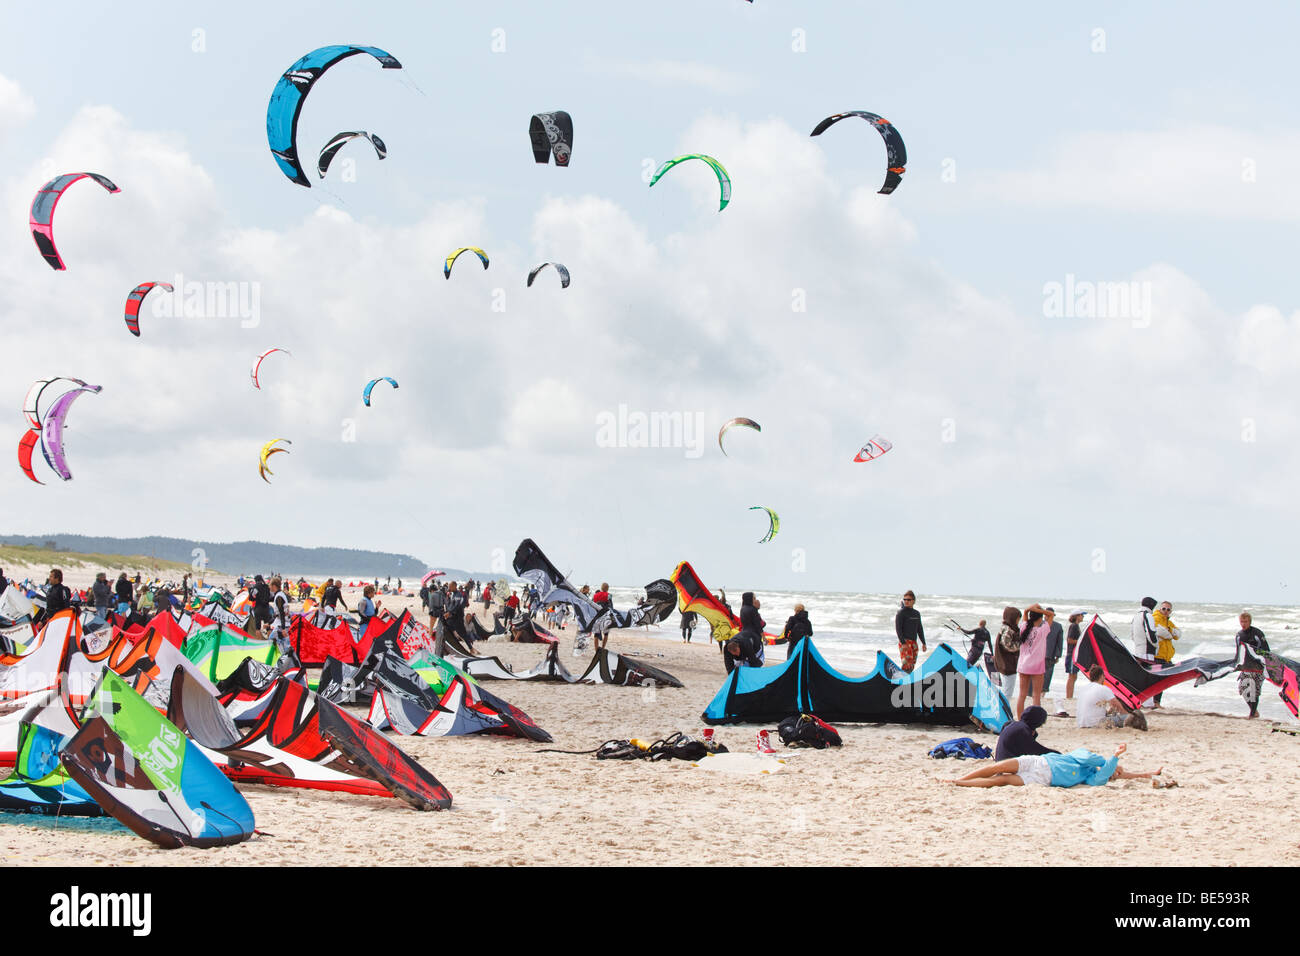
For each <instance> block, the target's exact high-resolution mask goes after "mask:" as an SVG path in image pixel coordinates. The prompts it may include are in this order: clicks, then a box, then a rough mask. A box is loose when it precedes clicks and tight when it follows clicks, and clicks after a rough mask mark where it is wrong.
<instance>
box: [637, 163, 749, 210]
mask: <svg viewBox="0 0 1300 956" xmlns="http://www.w3.org/2000/svg"><path fill="white" fill-rule="evenodd" d="M688 159H698V160H700V161H701V162H704V163H708V165H709V168H710V169H712V170H713V172H714V174H715V175H716V176H717V177H718V187H719V188H720V190H721V195H720V197H719V200H720V202H719V205H718V212H722V210H724V209H726V208H727V203H729V202H731V177H730V176H728V175H727V171H726V170H725V169H724V168H723V167H722V164H721V163H720V162H718V161H717V160H716V159H714V158H713V157H712V156H705V155H703V154H702V153H687V154H686V155H684V156H678V157H677V158H676V159H670V160H668V162H666V163H664V164H663V165H662V166H660V167H659V168H658V169H657V170H655V174H654V177H653V178H652V179H651V180H650V185H651V186H653V185H654V184H655V183H657V182H659V180H660V178H662V177H663V174H664V173H666V172H668V170H670V169H672V168H673V167H674V166H676V165H677V164H678V163H684V162H686V161H687V160H688Z"/></svg>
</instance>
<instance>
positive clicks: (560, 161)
mask: <svg viewBox="0 0 1300 956" xmlns="http://www.w3.org/2000/svg"><path fill="white" fill-rule="evenodd" d="M528 138H529V139H530V140H531V141H532V144H533V160H534V161H535V162H537V163H540V164H541V165H543V166H545V165H546V162H547V160H549V159H550V158H551V154H552V153H554V154H555V165H556V166H567V165H569V156H570V154H571V153H572V152H573V119H572V118H571V117H570V116H569V114H568V113H566V112H564V110H556V111H555V112H554V113H534V114H533V118H532V119H531V120H530V121H529V123H528Z"/></svg>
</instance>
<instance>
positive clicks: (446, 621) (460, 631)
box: [442, 581, 474, 650]
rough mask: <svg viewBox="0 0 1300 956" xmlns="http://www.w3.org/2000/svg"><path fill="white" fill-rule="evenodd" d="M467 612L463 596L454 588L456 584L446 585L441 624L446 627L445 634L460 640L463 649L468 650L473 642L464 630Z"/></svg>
mask: <svg viewBox="0 0 1300 956" xmlns="http://www.w3.org/2000/svg"><path fill="white" fill-rule="evenodd" d="M466 610H468V607H467V604H466V598H465V595H464V594H462V593H461V592H460V591H459V590H458V589H457V587H456V582H455V581H452V582H451V583H450V584H449V585H447V596H446V598H445V600H444V601H443V606H442V622H443V626H444V627H446V629H447V633H448V634H450V635H454V636H455V637H458V638H460V639H461V641H462V642H463V643H464V645H465V647H467V648H468V649H469V650H473V649H474V641H473V639H472V638H471V637H470V636H469V632H468V631H466V630H465V611H466Z"/></svg>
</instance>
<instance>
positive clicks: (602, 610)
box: [514, 538, 675, 634]
mask: <svg viewBox="0 0 1300 956" xmlns="http://www.w3.org/2000/svg"><path fill="white" fill-rule="evenodd" d="M514 569H515V574H517V575H519V576H520V577H521V578H523V579H524V580H525V581H527V582H528V583H529V584H532V585H535V586H536V587H537V593H538V595H539V596H540V598H541V603H542V604H567V605H569V606H570V607H572V608H573V612H574V616H575V617H576V618H577V619H578V626H579V630H581V631H582V632H583V633H588V632H593V633H596V634H604V633H605V632H606V631H608V630H610V629H611V628H618V627H635V626H636V625H638V624H657V623H659V622H660V621H662V620H664V619H665V618H667V617H668V615H670V614H672V612H673V604H674V603H675V601H674V595H673V587H672V582H671V581H666V580H662V579H660V580H658V581H651V582H650V583H649V584H647V585H646V586H645V590H646V600H645V601H644V602H643V603H641V604H639V605H637V606H636V607H634V608H629V609H628V610H626V611H619V610H616V609H615V608H614V606H613V604H611V603H609V602H606V603H605V604H603V605H601V604H596V603H595V602H594V601H592V600H591V599H590V598H587V597H585V596H584V595H583V594H582V593H581V592H579V591H578V589H577V588H575V587H574V586H573V585H572V584H571V583H569V580H568V578H566V577H565V576H564V575H563V574H561V573H560V571H559V569H558V568H556V567H555V565H554V564H552V563H551V561H550V559H549V558H547V557H546V555H545V554H543V553H542V549H541V548H539V547H538V546H537V544H536V543H535V542H534V541H533V539H532V538H525V539H524V540H523V541H521V542H520V543H519V547H518V548H516V549H515V559H514Z"/></svg>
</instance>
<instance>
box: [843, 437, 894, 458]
mask: <svg viewBox="0 0 1300 956" xmlns="http://www.w3.org/2000/svg"><path fill="white" fill-rule="evenodd" d="M893 447H894V445H893V442H891V441H889V440H888V439H886V438H882V437H881V436H880V435H873V436H871V441H869V442H867V443H866V444H865V445H863V446H862V450H861V451H859V452H858V453H857V454H856V455H854V456H853V460H854V461H871V460H872V459H873V458H879V457H880V456H881V455H883V454H884V453H885V452H887V451H889V449H891V448H893Z"/></svg>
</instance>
